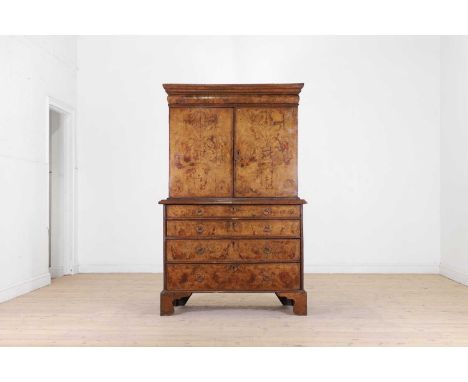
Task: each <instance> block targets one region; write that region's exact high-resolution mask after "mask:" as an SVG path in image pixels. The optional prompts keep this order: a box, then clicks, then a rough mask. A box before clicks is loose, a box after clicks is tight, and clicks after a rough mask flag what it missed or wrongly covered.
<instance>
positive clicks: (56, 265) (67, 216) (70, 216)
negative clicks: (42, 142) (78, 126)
mask: <svg viewBox="0 0 468 382" xmlns="http://www.w3.org/2000/svg"><path fill="white" fill-rule="evenodd" d="M73 117H74V113H73V111H72V110H71V109H69V108H68V107H66V106H64V105H61V104H59V103H58V102H56V101H53V100H51V99H49V102H48V132H49V134H48V136H49V142H48V146H49V152H48V163H49V227H48V228H49V229H48V232H49V251H48V256H49V259H48V261H49V272H50V276H51V278H58V277H62V276H64V275H68V274H73V273H75V265H74V263H75V260H74V253H75V251H74V245H75V240H74V236H75V235H74V232H75V229H74V227H75V224H74V219H75V213H74V211H75V192H74V188H75V164H74V162H75V161H74V157H75V155H74V153H75V149H74V145H75V140H74V125H73V120H74V118H73Z"/></svg>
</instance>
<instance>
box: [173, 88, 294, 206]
mask: <svg viewBox="0 0 468 382" xmlns="http://www.w3.org/2000/svg"><path fill="white" fill-rule="evenodd" d="M302 87H303V84H264V85H253V84H250V85H182V84H178V85H174V84H166V85H164V88H165V89H166V92H167V94H168V103H169V107H170V118H169V124H170V128H169V134H170V138H169V141H170V148H169V155H170V158H169V162H170V170H169V195H170V197H171V198H232V197H237V198H266V197H283V198H288V197H289V198H294V197H297V106H298V103H299V93H300V91H301V89H302Z"/></svg>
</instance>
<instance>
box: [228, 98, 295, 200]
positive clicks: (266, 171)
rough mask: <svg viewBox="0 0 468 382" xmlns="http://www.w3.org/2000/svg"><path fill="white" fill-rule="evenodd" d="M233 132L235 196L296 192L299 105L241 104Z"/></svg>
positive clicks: (287, 194)
mask: <svg viewBox="0 0 468 382" xmlns="http://www.w3.org/2000/svg"><path fill="white" fill-rule="evenodd" d="M234 135H235V144H234V150H235V169H234V171H235V180H234V189H235V190H234V195H235V196H238V197H288V196H297V108H293V107H264V108H238V109H236V131H235V134H234Z"/></svg>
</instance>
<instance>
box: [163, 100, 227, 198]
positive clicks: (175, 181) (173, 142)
mask: <svg viewBox="0 0 468 382" xmlns="http://www.w3.org/2000/svg"><path fill="white" fill-rule="evenodd" d="M170 130H171V131H170V144H169V146H170V147H169V151H170V160H169V161H170V170H169V178H170V181H169V194H170V196H171V197H176V198H177V197H230V196H232V178H233V176H232V172H233V168H232V167H233V159H232V135H233V109H232V108H178V107H173V108H171V109H170Z"/></svg>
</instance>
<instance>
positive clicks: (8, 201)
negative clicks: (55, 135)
mask: <svg viewBox="0 0 468 382" xmlns="http://www.w3.org/2000/svg"><path fill="white" fill-rule="evenodd" d="M0 84H1V85H0V105H1V107H0V301H4V300H7V299H9V298H12V297H14V296H17V295H19V294H22V293H25V292H28V291H30V290H32V289H35V288H38V287H41V286H44V285H47V284H48V283H49V282H50V276H49V272H48V264H49V256H48V235H47V227H48V182H49V180H48V179H49V176H48V170H49V167H48V163H47V160H48V159H47V158H48V126H47V120H48V111H47V103H46V102H47V96H51V97H54V98H56V99H58V100H61V101H62V102H65V103H67V104H69V105H71V106H73V107H74V106H75V104H76V38H74V37H0Z"/></svg>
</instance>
